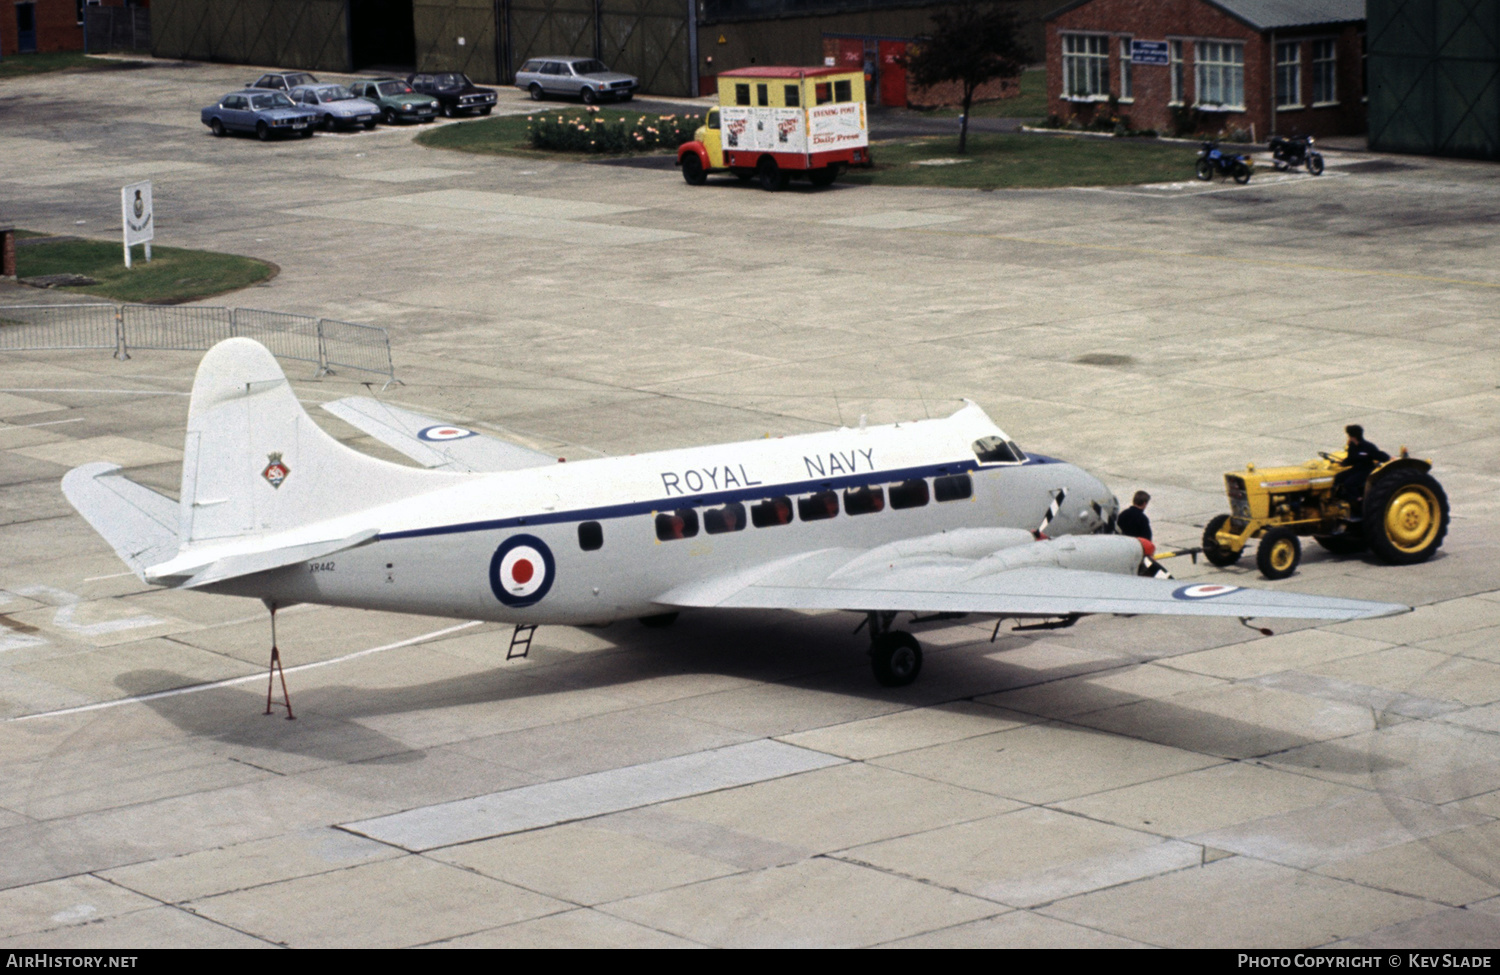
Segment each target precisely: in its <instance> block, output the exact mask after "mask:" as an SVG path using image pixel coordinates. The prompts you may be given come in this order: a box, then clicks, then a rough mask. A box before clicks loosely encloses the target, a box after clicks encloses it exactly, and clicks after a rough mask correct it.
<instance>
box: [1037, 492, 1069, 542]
mask: <svg viewBox="0 0 1500 975" xmlns="http://www.w3.org/2000/svg"><path fill="white" fill-rule="evenodd" d="M1067 496H1068V490H1067V488H1058V489H1057V490H1056V491H1053V492H1052V503H1051V504H1049V505H1047V513H1046V514H1044V515H1042V523H1041V524H1040V525H1037V526H1036V527H1035V528H1033V529H1032V530H1031V537H1032V538H1035V539H1036V540H1037V541H1039V542H1045V541H1046V540H1047V528H1048V527H1049V526H1050V525H1051V524H1052V519H1054V518H1056V517H1057V515H1058V512H1060V511H1062V504H1063V499H1064V498H1066V497H1067Z"/></svg>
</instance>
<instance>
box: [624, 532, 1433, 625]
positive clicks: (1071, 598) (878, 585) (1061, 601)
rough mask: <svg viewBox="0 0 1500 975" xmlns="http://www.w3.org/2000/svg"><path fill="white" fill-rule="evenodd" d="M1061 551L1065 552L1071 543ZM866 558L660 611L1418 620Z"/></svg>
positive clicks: (1122, 580) (1173, 586)
mask: <svg viewBox="0 0 1500 975" xmlns="http://www.w3.org/2000/svg"><path fill="white" fill-rule="evenodd" d="M1062 543H1063V544H1066V542H1065V540H1063V541H1062ZM1047 544H1051V545H1056V544H1059V542H1058V541H1054V542H1051V543H1047ZM1037 547H1040V546H1037ZM1028 548H1032V546H1028ZM866 554H867V553H865V552H862V551H860V550H857V549H823V550H821V551H817V552H811V553H808V554H806V555H800V556H794V557H792V558H788V559H783V560H781V561H778V562H773V563H769V564H765V565H761V566H757V567H752V568H748V569H744V570H741V571H739V572H737V573H733V574H729V575H723V576H718V577H716V578H712V579H706V580H700V581H697V582H692V583H689V584H687V585H685V586H680V587H678V588H676V589H674V590H672V591H671V592H668V593H665V594H664V595H662V596H661V597H659V598H657V599H656V600H654V602H656V603H658V604H660V605H663V606H683V607H703V608H708V607H715V608H724V609H728V608H736V609H803V610H812V609H845V610H860V611H867V610H889V611H893V612H914V613H916V612H920V613H983V614H989V615H998V616H1068V615H1071V614H1075V613H1077V614H1090V613H1113V614H1118V615H1124V616H1133V615H1137V614H1161V615H1169V616H1238V617H1273V618H1275V617H1280V618H1289V619H1324V620H1352V619H1368V618H1373V617H1378V616H1393V615H1395V614H1397V613H1405V612H1410V610H1411V607H1409V606H1403V605H1400V604H1399V603H1375V602H1366V601H1364V600H1358V599H1339V598H1336V597H1333V596H1312V595H1306V594H1304V593H1295V592H1285V591H1279V590H1268V589H1246V588H1242V587H1240V586H1234V585H1227V584H1219V583H1201V582H1200V583H1190V582H1184V581H1183V580H1180V579H1154V578H1146V577H1142V576H1138V575H1133V574H1129V575H1127V574H1123V573H1120V572H1114V571H1098V570H1095V569H1083V568H1067V567H1064V566H1063V565H1061V564H1051V565H1046V564H1022V565H1017V566H1016V567H1013V568H1012V567H1007V563H1010V564H1014V562H1015V560H1014V559H1009V560H1007V559H1004V558H1003V556H1005V555H1006V552H1005V551H1004V550H1002V551H1000V552H997V553H995V555H993V556H989V557H986V558H983V559H974V558H964V557H959V556H948V557H943V556H941V555H937V554H926V555H923V556H920V557H907V558H901V557H895V558H888V559H886V560H883V561H881V562H880V563H879V564H877V565H872V564H871V563H870V560H869V559H867V558H865V556H866ZM850 569H853V570H854V571H848V570H850Z"/></svg>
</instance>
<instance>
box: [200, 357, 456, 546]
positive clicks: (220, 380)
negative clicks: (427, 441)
mask: <svg viewBox="0 0 1500 975" xmlns="http://www.w3.org/2000/svg"><path fill="white" fill-rule="evenodd" d="M461 476H462V475H454V474H446V473H441V472H434V471H423V470H417V469H415V468H411V467H405V466H402V465H400V464H392V463H389V462H387V461H383V460H378V459H376V458H374V457H370V456H368V455H366V454H362V453H360V452H358V451H356V450H352V449H350V448H348V447H346V446H344V445H343V444H341V443H339V442H338V441H337V440H335V439H334V438H333V437H331V436H329V435H328V434H327V433H324V432H323V430H322V429H321V428H320V427H318V425H317V424H316V423H314V422H313V421H312V418H311V417H309V416H308V415H307V411H306V410H304V409H303V408H302V404H301V403H299V402H297V397H296V394H295V393H294V392H293V391H292V388H291V386H290V385H289V384H288V383H287V379H286V375H285V374H284V373H283V372H282V371H281V367H280V365H278V364H277V362H276V359H275V358H274V357H273V356H272V355H271V353H270V352H268V351H267V350H266V348H265V346H263V345H261V344H260V343H258V342H255V341H253V340H251V339H247V338H232V339H226V340H225V341H223V342H220V343H219V344H217V345H215V346H214V347H213V348H212V349H210V350H209V351H208V353H207V354H206V355H204V357H203V361H202V362H201V363H200V364H199V366H198V375H197V378H196V379H195V380H194V383H193V397H192V401H191V405H190V406H189V408H188V432H187V440H186V442H185V444H184V447H183V458H182V500H181V503H180V506H179V522H178V531H177V533H178V535H179V537H180V539H181V541H182V544H183V546H184V548H191V547H192V546H194V545H196V544H199V543H205V542H213V541H224V540H227V539H232V538H238V537H241V536H247V535H261V534H269V533H272V532H279V531H285V530H287V529H292V528H298V527H301V526H303V525H307V524H312V523H314V522H320V521H325V520H327V519H331V518H337V517H339V516H342V515H348V514H353V513H355V512H358V511H361V510H365V509H368V508H374V507H377V506H379V505H382V504H387V503H390V502H392V501H399V500H402V499H404V498H409V497H415V496H417V495H419V494H426V493H428V492H430V491H434V490H438V489H440V488H443V487H446V486H448V485H449V484H451V483H453V482H454V481H455V480H457V479H458V478H459V477H461Z"/></svg>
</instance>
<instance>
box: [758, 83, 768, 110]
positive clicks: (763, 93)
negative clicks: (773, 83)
mask: <svg viewBox="0 0 1500 975" xmlns="http://www.w3.org/2000/svg"><path fill="white" fill-rule="evenodd" d="M755 104H757V105H759V106H761V107H762V108H764V107H765V106H767V105H769V104H771V92H770V85H756V86H755Z"/></svg>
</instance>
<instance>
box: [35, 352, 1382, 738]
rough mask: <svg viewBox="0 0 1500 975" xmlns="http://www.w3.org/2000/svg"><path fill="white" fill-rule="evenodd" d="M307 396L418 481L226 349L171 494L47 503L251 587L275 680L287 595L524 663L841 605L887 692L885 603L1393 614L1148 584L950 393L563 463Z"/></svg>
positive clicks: (966, 608)
mask: <svg viewBox="0 0 1500 975" xmlns="http://www.w3.org/2000/svg"><path fill="white" fill-rule="evenodd" d="M324 409H326V410H328V411H329V412H331V413H333V414H334V415H335V416H339V417H342V418H343V419H345V420H347V421H348V422H350V423H352V424H353V425H355V426H356V427H359V428H360V429H362V430H364V431H366V432H367V433H369V434H370V435H371V436H373V437H375V438H377V439H379V440H381V441H383V442H385V443H386V444H389V445H390V446H391V447H394V448H395V449H396V450H399V451H401V452H402V453H404V454H406V455H407V456H409V457H411V458H412V459H413V460H415V461H416V462H417V463H419V464H421V465H422V466H423V467H424V468H427V469H425V470H423V469H418V468H414V467H408V466H403V465H400V464H393V463H389V462H387V461H383V460H377V459H375V458H373V457H370V456H368V455H365V454H362V453H359V452H358V451H355V450H353V449H351V448H348V447H346V446H344V445H343V444H341V443H339V442H338V441H336V440H335V439H333V438H332V437H331V436H329V435H328V434H326V433H324V432H323V431H322V430H321V429H319V427H318V426H317V424H315V423H314V422H313V421H312V418H311V417H309V416H308V415H307V413H306V412H305V411H304V410H303V409H302V406H301V405H300V404H299V403H298V402H297V399H296V397H295V395H294V394H293V392H292V389H291V387H290V386H289V385H288V383H287V380H286V376H285V375H284V374H283V373H282V371H281V368H280V367H279V366H278V365H277V363H276V360H275V359H274V358H273V357H272V356H271V354H270V353H269V352H268V351H266V349H265V348H264V347H262V346H261V345H259V344H258V343H256V342H254V341H251V340H250V339H245V338H233V339H229V340H227V341H224V342H221V343H219V344H218V345H216V346H215V347H214V348H213V349H212V350H210V351H209V352H208V353H207V354H206V355H205V356H204V357H203V361H202V363H201V365H200V366H199V368H198V375H197V379H196V381H195V382H194V385H193V394H192V401H191V406H190V408H189V413H188V429H187V438H186V443H185V445H184V448H183V463H182V492H181V500H180V501H173V500H171V499H170V498H167V497H165V496H163V495H161V494H158V493H156V492H155V491H152V490H150V489H149V488H146V487H142V486H141V485H139V484H136V483H134V482H132V481H129V480H126V479H125V478H124V477H122V476H120V474H119V470H120V468H119V467H118V465H114V464H109V463H95V464H87V465H85V466H83V467H79V468H76V469H74V470H72V471H70V472H68V474H67V475H66V476H65V477H64V478H63V482H62V487H63V492H64V493H65V494H66V495H67V498H68V500H69V501H70V502H72V504H73V506H74V507H75V508H77V509H78V511H79V513H80V514H82V515H83V516H84V518H86V519H88V522H89V524H91V525H92V526H93V527H94V529H95V530H96V531H98V532H99V534H100V535H102V536H103V537H104V538H105V540H106V541H108V542H109V544H110V545H111V546H112V547H113V548H114V550H115V552H116V553H117V554H118V555H119V556H120V558H121V559H123V560H124V561H125V563H126V564H127V565H128V566H129V567H130V568H131V569H132V570H133V571H134V572H135V574H136V575H137V576H139V577H140V578H141V579H142V580H143V581H144V582H147V583H151V584H155V585H162V586H170V587H174V588H182V589H199V590H203V591H205V592H217V593H229V594H233V595H237V596H253V597H256V598H259V599H261V600H263V601H264V602H265V603H266V605H267V606H268V607H269V608H270V609H271V614H272V615H271V620H272V625H273V630H272V634H273V638H272V647H273V649H272V669H273V674H274V672H275V668H276V666H277V665H278V662H279V657H278V656H277V654H276V650H275V639H274V632H275V631H274V624H275V611H276V609H277V608H278V607H286V606H290V605H292V604H295V603H303V602H306V603H323V604H328V605H335V606H353V607H359V608H363V609H378V610H391V611H395V612H405V613H420V614H424V615H430V616H450V617H458V618H460V619H477V620H493V621H497V622H503V623H512V624H515V626H516V630H515V633H514V635H513V636H512V643H511V652H514V651H515V650H516V649H517V648H518V647H519V648H520V650H521V652H523V653H524V650H525V648H526V647H527V646H529V642H530V634H531V631H532V630H534V628H535V627H536V626H537V625H538V624H543V623H560V624H600V623H606V622H610V621H612V620H619V619H627V618H639V619H642V620H643V621H644V622H646V623H648V624H665V623H668V622H670V621H671V620H672V619H673V618H675V616H676V614H677V613H678V611H680V610H683V609H712V608H720V607H734V608H756V609H838V610H854V611H858V612H862V613H865V614H867V616H868V621H869V632H870V637H871V648H870V654H871V658H872V661H873V667H874V671H875V676H876V678H877V679H878V680H879V681H880V682H881V683H882V684H886V685H889V686H898V685H902V684H907V683H910V682H911V681H912V680H914V679H915V678H916V676H917V673H918V672H919V671H920V669H921V667H922V651H921V648H920V647H919V645H918V643H917V641H916V640H915V639H914V638H913V637H912V636H911V635H910V634H909V633H907V632H904V631H901V630H896V629H893V628H892V624H893V622H894V620H895V617H896V615H897V614H898V613H900V612H907V613H911V614H913V616H914V617H916V616H919V615H921V616H923V617H924V618H932V617H934V616H948V615H962V614H982V615H987V616H992V617H998V618H1000V619H1006V618H1014V619H1030V620H1033V621H1039V622H1034V623H1032V624H1031V625H1033V626H1042V627H1048V628H1050V627H1058V626H1067V625H1071V624H1072V623H1073V622H1074V621H1076V620H1077V619H1078V618H1080V617H1082V616H1084V615H1087V614H1091V613H1113V614H1121V615H1135V614H1141V613H1167V614H1181V615H1192V616H1230V617H1240V618H1241V619H1242V620H1243V619H1247V618H1249V617H1262V616H1270V617H1300V618H1308V619H1331V620H1347V619H1359V618H1364V617H1376V616H1385V615H1390V614H1394V613H1399V612H1405V611H1407V610H1408V607H1406V606H1401V605H1395V604H1389V603H1373V602H1363V601H1356V600H1350V599H1335V598H1332V597H1324V596H1308V595H1302V594H1298V593H1290V592H1282V591H1265V590H1254V589H1245V588H1241V587H1239V586H1233V585H1219V584H1201V583H1200V584H1183V583H1181V582H1178V581H1174V580H1172V579H1170V578H1158V577H1154V576H1153V573H1158V572H1160V570H1159V567H1158V566H1156V565H1155V563H1154V562H1153V561H1152V560H1151V555H1152V554H1153V547H1152V545H1151V543H1150V542H1147V541H1143V540H1138V539H1135V538H1129V537H1126V536H1121V535H1114V534H1110V532H1111V531H1112V526H1113V524H1114V517H1115V514H1116V513H1117V511H1118V503H1117V502H1116V500H1115V498H1114V496H1113V495H1112V494H1111V493H1110V491H1109V489H1108V488H1106V487H1105V486H1104V485H1103V484H1102V483H1100V482H1099V481H1098V480H1097V479H1095V478H1094V477H1092V476H1091V475H1089V474H1088V473H1086V472H1084V471H1083V470H1080V469H1079V468H1077V467H1074V466H1073V465H1071V464H1066V463H1063V462H1061V461H1057V460H1054V459H1052V458H1049V457H1042V456H1038V455H1035V454H1031V455H1028V454H1025V453H1023V452H1022V451H1021V450H1020V448H1018V447H1017V446H1016V445H1015V443H1013V442H1012V441H1011V440H1010V438H1009V437H1007V436H1006V435H1005V433H1004V432H1002V431H1001V430H1000V429H999V428H998V427H997V426H995V424H994V423H993V422H991V421H990V419H989V417H987V416H986V415H985V414H984V412H983V411H982V410H981V409H980V408H979V407H978V406H976V405H974V404H972V403H970V404H968V405H967V406H965V407H963V408H962V409H960V410H959V411H958V412H956V413H954V414H953V415H952V416H949V417H947V418H945V419H940V420H922V421H918V422H912V423H897V424H893V425H890V426H870V427H866V426H865V425H864V424H863V423H861V424H860V426H859V427H858V428H855V429H849V428H843V429H839V430H833V431H829V432H826V433H814V434H806V435H801V436H792V437H784V438H782V437H778V438H775V439H771V438H767V439H763V440H753V441H748V442H744V443H731V444H721V445H717V446H711V447H694V448H690V449H686V450H670V451H663V452H660V453H652V454H641V455H637V456H630V457H609V458H602V459H598V460H586V461H582V462H574V463H568V464H559V463H558V460H557V458H554V457H550V456H547V455H545V454H540V453H537V452H535V451H532V450H528V449H526V448H524V447H520V446H517V445H514V444H509V443H506V442H503V441H501V440H497V439H494V438H491V437H487V436H484V435H482V434H479V433H476V432H475V431H473V430H468V429H464V428H462V427H458V426H452V425H449V424H446V423H443V422H441V421H439V420H435V419H430V418H428V417H424V416H420V415H418V414H415V413H410V412H407V411H405V410H401V409H397V408H394V407H391V406H387V405H385V404H383V403H381V402H379V401H377V400H374V399H368V398H362V397H351V398H347V399H341V400H337V401H335V402H332V403H329V404H326V405H325V406H324ZM1049 534H1050V535H1052V536H1055V537H1048V536H1049ZM1161 574H1163V575H1164V573H1161ZM997 627H998V623H997ZM508 656H509V653H508ZM284 690H285V688H284V681H283V691H284ZM268 701H269V696H268ZM268 710H269V704H268ZM287 710H288V714H289V715H290V706H289V705H288V708H287Z"/></svg>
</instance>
